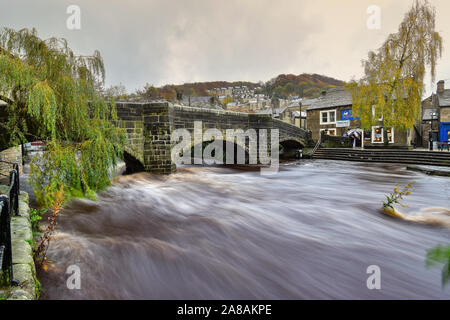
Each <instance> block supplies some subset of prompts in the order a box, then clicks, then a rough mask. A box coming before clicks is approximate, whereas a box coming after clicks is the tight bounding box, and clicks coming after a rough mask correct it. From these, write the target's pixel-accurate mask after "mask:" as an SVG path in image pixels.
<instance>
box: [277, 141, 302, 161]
mask: <svg viewBox="0 0 450 320" xmlns="http://www.w3.org/2000/svg"><path fill="white" fill-rule="evenodd" d="M307 145H308V144H307V143H306V142H305V141H304V140H303V139H300V138H296V137H284V138H283V139H280V143H279V147H280V158H282V159H292V158H296V157H297V152H298V150H300V149H303V148H305V147H306V146H307Z"/></svg>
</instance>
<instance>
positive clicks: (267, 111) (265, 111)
mask: <svg viewBox="0 0 450 320" xmlns="http://www.w3.org/2000/svg"><path fill="white" fill-rule="evenodd" d="M286 109H287V107H281V108H273V109H272V108H266V109H262V110H258V111H256V113H258V114H275V115H278V114H280V113H283V112H284V111H285V110H286Z"/></svg>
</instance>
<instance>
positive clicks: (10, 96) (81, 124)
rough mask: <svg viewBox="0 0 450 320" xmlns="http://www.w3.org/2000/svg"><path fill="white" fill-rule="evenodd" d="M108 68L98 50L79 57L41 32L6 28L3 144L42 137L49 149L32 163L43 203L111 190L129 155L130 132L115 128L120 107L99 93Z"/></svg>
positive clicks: (1, 43) (1, 59)
mask: <svg viewBox="0 0 450 320" xmlns="http://www.w3.org/2000/svg"><path fill="white" fill-rule="evenodd" d="M104 75H105V69H104V64H103V60H102V57H101V56H100V53H99V52H98V51H95V52H94V54H93V55H92V56H81V55H76V54H75V53H74V52H73V51H72V50H71V49H70V48H69V47H68V44H67V41H66V40H65V39H58V38H50V39H45V40H43V39H41V38H39V37H38V35H37V32H36V30H35V29H32V30H29V29H22V30H19V31H16V30H13V29H9V28H3V29H2V30H1V31H0V99H1V100H4V101H5V102H7V107H6V115H7V117H6V120H4V121H2V122H0V126H1V130H2V134H1V138H0V139H1V140H0V146H1V147H8V146H14V145H17V144H20V143H23V142H26V141H34V140H43V141H46V142H47V150H46V151H45V152H44V154H43V155H42V157H39V158H38V157H36V158H35V159H34V160H33V162H32V164H31V182H32V185H33V188H34V192H35V194H36V197H37V200H38V202H39V203H40V204H41V205H42V206H45V207H50V206H51V205H52V201H53V200H52V196H51V195H52V194H53V193H54V192H56V191H57V190H60V188H61V186H64V190H65V195H66V198H70V197H73V196H93V194H94V192H95V191H96V190H99V189H102V188H104V187H105V186H107V185H108V184H109V182H110V180H109V175H108V173H109V170H110V169H111V168H112V167H113V166H115V165H116V163H117V160H118V159H119V158H120V157H121V155H122V149H123V145H124V143H125V135H124V133H123V132H122V131H121V130H120V129H118V128H117V127H116V126H115V125H114V121H116V120H117V116H116V113H115V107H114V103H108V101H105V100H104V99H103V98H102V96H101V95H100V94H99V91H98V87H99V85H100V86H101V85H102V84H103V82H104Z"/></svg>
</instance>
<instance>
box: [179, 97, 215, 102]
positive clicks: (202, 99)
mask: <svg viewBox="0 0 450 320" xmlns="http://www.w3.org/2000/svg"><path fill="white" fill-rule="evenodd" d="M210 99H211V96H200V97H191V99H190V101H191V103H192V102H209V100H210ZM183 102H185V103H186V102H189V97H187V96H183Z"/></svg>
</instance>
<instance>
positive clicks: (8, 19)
mask: <svg viewBox="0 0 450 320" xmlns="http://www.w3.org/2000/svg"><path fill="white" fill-rule="evenodd" d="M430 2H431V3H432V4H433V5H434V6H435V7H436V9H437V30H438V31H439V32H440V33H441V35H442V36H443V38H444V53H443V57H442V59H441V60H439V65H438V69H437V80H439V79H449V80H448V81H447V86H448V87H450V51H449V50H445V48H447V46H450V42H449V40H450V19H449V16H450V1H448V0H432V1H430ZM72 4H75V5H78V6H79V7H80V9H81V29H80V30H69V29H68V28H67V26H66V21H67V19H68V18H69V14H67V13H66V10H67V7H68V6H69V5H72ZM411 4H412V0H368V1H367V0H340V1H337V0H277V1H273V0H176V1H175V0H148V1H147V0H127V1H123V0H120V1H119V0H78V1H77V0H71V1H66V0H0V26H8V27H12V28H16V29H17V28H23V27H28V28H31V27H35V28H36V29H37V30H38V33H39V35H40V36H41V37H43V38H47V37H50V36H56V37H64V38H66V39H68V41H69V45H70V46H71V47H72V48H73V49H74V51H75V52H78V53H81V54H90V53H92V52H93V51H94V50H96V49H97V50H99V51H100V52H101V54H102V56H103V58H104V60H105V64H106V82H107V85H111V84H119V83H122V84H124V85H125V86H126V88H127V90H128V91H129V92H132V91H134V90H135V89H136V88H141V87H143V86H144V85H145V83H151V84H154V85H158V86H159V85H163V84H168V83H175V84H180V83H184V82H193V81H213V80H229V81H233V80H248V81H259V80H262V81H267V80H269V79H270V78H272V77H274V76H276V75H278V74H280V73H294V74H300V73H319V74H323V75H327V76H331V77H334V78H337V79H340V80H345V81H348V80H351V79H352V78H353V77H355V78H359V77H360V76H361V74H362V68H361V60H362V59H363V58H365V57H366V56H367V52H368V51H369V50H374V49H377V48H378V47H379V46H380V45H381V44H382V42H383V41H384V40H385V39H386V36H387V35H388V34H389V33H392V32H395V31H396V30H397V28H398V25H399V23H400V22H401V20H402V19H403V16H404V14H405V12H406V11H407V10H408V9H409V8H410V6H411ZM370 5H377V6H379V7H380V8H381V28H380V29H379V30H374V29H369V28H368V27H367V19H368V18H369V14H368V13H367V8H368V7H369V6H370ZM426 84H427V87H428V89H427V91H428V92H429V91H430V89H429V88H430V80H427V83H426ZM433 88H434V84H433Z"/></svg>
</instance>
